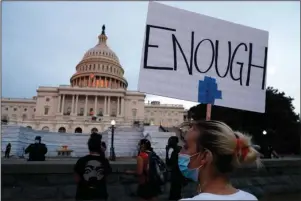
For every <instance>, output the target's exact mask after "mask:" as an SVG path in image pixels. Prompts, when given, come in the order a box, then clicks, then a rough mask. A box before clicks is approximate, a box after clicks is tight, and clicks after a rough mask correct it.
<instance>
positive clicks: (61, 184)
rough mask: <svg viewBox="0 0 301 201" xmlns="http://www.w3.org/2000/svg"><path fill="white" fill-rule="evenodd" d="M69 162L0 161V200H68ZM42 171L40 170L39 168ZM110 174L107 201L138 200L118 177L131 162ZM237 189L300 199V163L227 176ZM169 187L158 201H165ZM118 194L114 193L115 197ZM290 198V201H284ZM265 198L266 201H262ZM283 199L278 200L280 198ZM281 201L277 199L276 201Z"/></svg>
mask: <svg viewBox="0 0 301 201" xmlns="http://www.w3.org/2000/svg"><path fill="white" fill-rule="evenodd" d="M74 163H75V160H69V161H45V162H42V163H41V162H32V163H30V162H26V161H10V160H3V161H2V177H1V179H2V186H1V188H2V189H1V191H2V197H1V198H2V200H72V199H73V198H74V196H75V189H76V186H75V183H74V178H73V165H74ZM41 167H43V168H41ZM112 167H113V171H114V173H113V174H112V175H110V177H109V178H108V191H109V195H110V199H109V200H110V201H115V200H116V201H129V200H138V199H137V198H136V197H135V190H136V184H135V183H136V182H137V181H136V180H135V178H133V177H131V176H125V175H123V174H122V172H124V171H125V170H128V169H134V168H135V162H134V161H128V162H125V161H117V162H115V163H113V164H112ZM231 179H232V183H233V185H234V186H236V187H237V188H240V189H242V190H245V191H249V192H251V193H253V194H255V195H256V196H257V197H258V198H260V200H277V199H270V197H271V196H272V197H273V195H276V196H274V198H275V197H277V195H279V194H282V195H283V194H288V197H287V196H286V197H285V198H286V199H285V200H287V201H293V200H299V199H298V198H300V196H301V159H278V160H273V159H271V160H266V161H264V167H263V168H261V169H260V170H256V169H255V168H254V167H253V166H249V167H244V168H242V169H239V170H238V171H237V172H236V173H235V174H233V175H232V176H231ZM168 189H169V185H167V186H166V189H165V193H164V194H162V195H161V197H160V199H159V200H166V198H167V194H168ZM116 192H118V193H116ZM195 192H196V184H194V183H190V184H188V186H186V187H185V188H184V189H183V196H184V197H190V196H192V195H194V194H195ZM292 195H293V199H288V198H289V196H292ZM265 197H268V199H265ZM283 197H284V196H282V198H283ZM278 200H281V199H278Z"/></svg>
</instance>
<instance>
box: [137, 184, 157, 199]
mask: <svg viewBox="0 0 301 201" xmlns="http://www.w3.org/2000/svg"><path fill="white" fill-rule="evenodd" d="M160 193H161V189H160V186H159V185H158V184H151V183H145V184H139V186H138V190H137V195H138V197H139V198H142V199H144V200H149V199H151V198H154V197H157V196H158V195H159V194H160Z"/></svg>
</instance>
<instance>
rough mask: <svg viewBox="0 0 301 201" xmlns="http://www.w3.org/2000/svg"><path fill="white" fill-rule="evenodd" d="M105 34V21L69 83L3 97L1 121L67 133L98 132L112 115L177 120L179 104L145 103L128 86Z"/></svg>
mask: <svg viewBox="0 0 301 201" xmlns="http://www.w3.org/2000/svg"><path fill="white" fill-rule="evenodd" d="M107 39H108V38H107V36H106V34H105V27H103V30H102V33H101V34H100V35H99V36H98V43H97V45H96V46H95V47H93V48H91V49H89V50H88V51H87V52H86V53H85V55H84V57H83V58H82V60H81V61H80V62H79V63H78V64H77V66H76V67H75V69H76V72H75V73H74V74H73V75H72V76H71V78H70V85H67V86H66V85H60V86H59V87H47V86H40V87H39V88H38V89H37V95H36V96H34V97H33V98H32V99H16V98H2V105H1V111H2V113H1V117H2V118H1V119H2V122H7V123H8V124H17V125H22V126H25V127H29V128H32V129H35V130H44V131H51V132H68V133H90V132H91V130H93V129H96V130H97V131H98V132H101V131H104V130H106V129H107V128H108V127H109V126H110V122H111V120H115V121H116V125H126V126H130V125H134V124H142V123H144V124H154V125H160V124H162V125H163V126H174V125H177V124H179V123H181V122H182V121H183V117H184V107H183V106H182V105H171V104H165V105H163V104H160V102H157V101H153V102H150V103H145V94H144V93H140V92H137V91H128V90H127V87H128V82H127V80H126V79H125V77H124V76H123V75H124V69H123V68H122V66H121V64H120V62H119V59H118V57H117V55H116V54H115V53H114V52H113V51H112V50H111V49H110V48H109V47H108V45H107Z"/></svg>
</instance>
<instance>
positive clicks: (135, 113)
mask: <svg viewBox="0 0 301 201" xmlns="http://www.w3.org/2000/svg"><path fill="white" fill-rule="evenodd" d="M132 113H133V117H136V115H137V109H133V110H132Z"/></svg>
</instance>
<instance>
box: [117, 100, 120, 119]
mask: <svg viewBox="0 0 301 201" xmlns="http://www.w3.org/2000/svg"><path fill="white" fill-rule="evenodd" d="M119 99H120V97H119V96H118V97H117V116H119V115H120V107H119V104H120V102H119Z"/></svg>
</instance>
